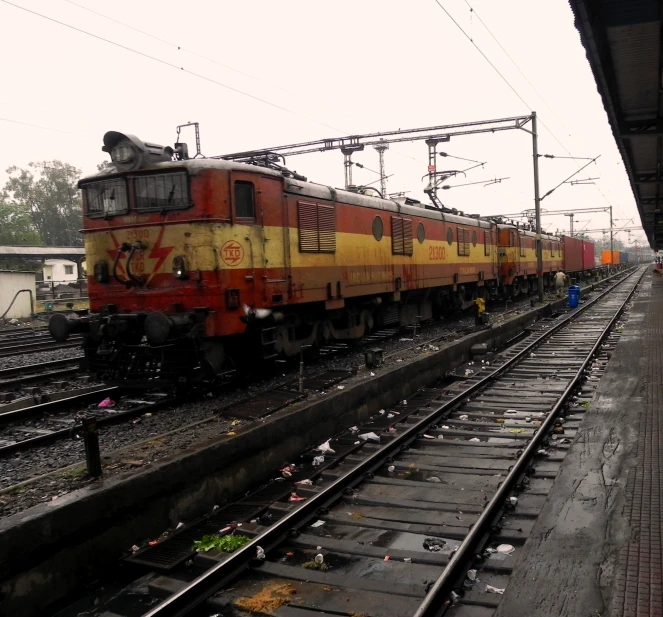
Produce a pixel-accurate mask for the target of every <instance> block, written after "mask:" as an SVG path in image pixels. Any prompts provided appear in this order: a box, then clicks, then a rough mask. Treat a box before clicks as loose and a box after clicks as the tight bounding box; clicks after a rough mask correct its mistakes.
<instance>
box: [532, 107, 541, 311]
mask: <svg viewBox="0 0 663 617" xmlns="http://www.w3.org/2000/svg"><path fill="white" fill-rule="evenodd" d="M532 158H533V159H534V212H535V216H536V277H537V289H538V291H539V302H543V252H542V250H543V242H542V241H541V198H540V197H539V145H538V135H537V132H536V112H535V111H533V112H532Z"/></svg>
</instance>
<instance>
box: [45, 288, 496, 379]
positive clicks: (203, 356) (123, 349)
mask: <svg viewBox="0 0 663 617" xmlns="http://www.w3.org/2000/svg"><path fill="white" fill-rule="evenodd" d="M497 293H498V288H497V286H496V285H495V284H494V282H492V281H487V282H486V284H485V285H477V284H474V283H473V284H465V285H456V286H454V287H451V286H448V287H440V288H429V289H424V290H416V291H403V292H400V293H397V294H384V295H383V296H376V297H364V298H359V299H354V300H351V301H348V302H347V303H346V306H344V307H343V308H338V309H334V310H325V309H324V305H321V304H316V305H312V304H310V305H304V306H300V307H293V308H292V310H291V311H290V312H285V311H283V310H278V309H275V310H265V309H263V310H261V311H256V312H255V313H253V314H250V315H248V316H244V317H242V320H243V321H245V323H246V324H247V328H246V332H245V333H244V334H240V335H234V336H229V337H216V338H210V337H205V336H204V322H205V318H206V315H207V314H208V313H209V311H208V310H205V309H200V310H198V311H193V312H181V313H174V314H170V313H168V314H166V313H159V312H154V313H133V314H130V313H120V312H117V311H116V310H115V308H114V307H112V306H111V307H108V308H104V310H103V311H102V312H101V313H96V314H89V315H85V316H83V317H81V318H73V317H66V316H65V315H63V314H61V313H59V314H56V315H54V316H53V317H52V319H51V322H50V324H49V327H50V330H51V334H52V335H53V337H54V338H55V339H56V340H66V338H67V337H68V336H69V335H70V334H74V333H83V335H84V337H83V346H82V347H83V350H84V353H85V360H84V367H85V368H87V370H89V371H90V372H91V373H92V374H94V375H96V376H97V377H98V378H99V379H101V380H103V381H105V382H108V383H117V384H122V385H123V386H134V387H142V388H146V387H147V388H149V387H158V386H161V385H165V384H171V385H172V384H180V385H186V384H192V383H195V382H197V381H200V380H202V379H205V378H209V377H217V376H219V375H224V374H227V373H230V372H232V371H235V370H236V371H238V372H242V371H243V370H245V369H247V368H249V369H254V370H255V368H256V367H257V366H259V365H260V364H261V363H262V361H270V360H273V359H276V358H279V357H293V356H297V355H298V354H299V353H300V351H301V350H302V349H303V348H306V347H312V348H316V347H317V348H319V347H322V346H325V345H330V344H333V343H334V342H349V341H357V340H360V339H361V338H362V337H363V336H365V335H366V334H369V333H371V332H374V331H376V330H380V329H385V328H390V327H392V328H393V327H405V326H410V325H414V324H420V323H422V322H425V321H428V320H431V319H438V318H441V317H448V316H450V315H452V314H453V313H455V312H457V311H461V310H465V309H467V308H469V307H471V306H472V305H473V303H474V300H476V299H477V298H484V299H485V298H488V297H492V296H495V295H497ZM109 309H110V310H109ZM258 315H259V316H260V317H259V316H258ZM232 318H233V319H236V318H239V316H238V315H236V314H233V315H232Z"/></svg>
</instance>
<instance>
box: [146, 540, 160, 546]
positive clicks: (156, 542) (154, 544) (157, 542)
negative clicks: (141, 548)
mask: <svg viewBox="0 0 663 617" xmlns="http://www.w3.org/2000/svg"><path fill="white" fill-rule="evenodd" d="M148 544H149V545H150V546H156V545H157V544H159V540H150V542H148Z"/></svg>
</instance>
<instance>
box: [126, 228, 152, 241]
mask: <svg viewBox="0 0 663 617" xmlns="http://www.w3.org/2000/svg"><path fill="white" fill-rule="evenodd" d="M149 237H150V230H149V229H145V228H144V227H143V228H141V229H130V230H129V231H127V239H128V240H146V239H147V238H149Z"/></svg>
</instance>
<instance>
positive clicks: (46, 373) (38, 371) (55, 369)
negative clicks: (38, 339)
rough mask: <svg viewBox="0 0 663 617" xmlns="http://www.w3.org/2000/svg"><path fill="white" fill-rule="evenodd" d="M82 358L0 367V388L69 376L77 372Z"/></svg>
mask: <svg viewBox="0 0 663 617" xmlns="http://www.w3.org/2000/svg"><path fill="white" fill-rule="evenodd" d="M82 359H83V356H77V357H75V358H66V359H64V360H52V361H50V362H40V363H38V364H28V365H23V366H14V367H11V368H6V369H0V390H4V389H7V388H15V387H18V386H22V385H25V384H29V383H35V382H41V381H48V380H53V379H62V378H67V377H71V376H72V375H75V374H77V373H78V372H79V365H80V362H81V360H82ZM0 395H1V393H0Z"/></svg>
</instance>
